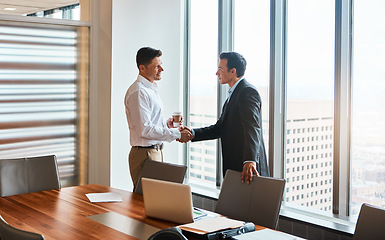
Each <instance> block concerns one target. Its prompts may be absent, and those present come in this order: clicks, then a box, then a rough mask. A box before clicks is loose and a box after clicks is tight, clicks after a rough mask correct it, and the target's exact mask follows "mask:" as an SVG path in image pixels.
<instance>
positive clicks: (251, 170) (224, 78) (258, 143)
mask: <svg viewBox="0 0 385 240" xmlns="http://www.w3.org/2000/svg"><path fill="white" fill-rule="evenodd" d="M219 58H220V61H219V64H218V70H217V73H216V75H217V76H218V80H219V83H220V84H228V85H229V87H230V90H229V97H228V98H227V100H226V102H225V104H224V105H223V109H222V114H221V116H220V118H219V119H218V121H217V122H216V123H215V124H214V125H211V126H208V127H204V128H196V129H193V130H190V131H192V133H193V138H192V141H193V142H195V141H202V140H211V139H216V138H221V143H222V156H223V173H225V172H226V170H227V169H232V170H236V171H240V172H242V182H245V181H246V182H247V183H250V181H251V180H252V176H253V174H256V175H261V176H269V167H268V164H267V159H266V151H265V145H264V141H263V136H262V116H261V115H262V112H261V98H260V96H259V93H258V91H257V89H256V88H255V87H254V86H253V85H251V84H250V83H248V82H247V81H246V79H244V78H243V75H244V73H245V69H246V60H245V58H244V57H243V56H242V55H241V54H239V53H236V52H223V53H221V54H220V56H219ZM186 130H189V129H187V128H186Z"/></svg>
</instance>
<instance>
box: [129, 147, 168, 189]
mask: <svg viewBox="0 0 385 240" xmlns="http://www.w3.org/2000/svg"><path fill="white" fill-rule="evenodd" d="M146 159H149V160H154V161H159V162H163V151H162V150H161V149H153V148H138V147H132V148H131V151H130V154H129V156H128V165H129V167H130V174H131V179H132V183H133V184H134V186H135V184H136V182H137V181H138V180H139V177H140V174H141V172H142V168H143V162H144V160H146Z"/></svg>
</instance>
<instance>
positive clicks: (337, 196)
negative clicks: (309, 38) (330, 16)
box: [333, 0, 352, 216]
mask: <svg viewBox="0 0 385 240" xmlns="http://www.w3.org/2000/svg"><path fill="white" fill-rule="evenodd" d="M351 29H352V28H351V1H350V0H346V1H336V29H335V32H336V34H335V36H336V39H335V93H334V98H335V105H334V126H335V127H334V150H333V152H334V154H333V155H334V163H333V213H334V214H339V215H341V216H347V215H349V199H350V188H349V185H350V150H349V149H350V115H351V113H350V97H351V94H350V91H351V87H350V86H351V84H350V79H351V76H350V75H351V74H350V61H351Z"/></svg>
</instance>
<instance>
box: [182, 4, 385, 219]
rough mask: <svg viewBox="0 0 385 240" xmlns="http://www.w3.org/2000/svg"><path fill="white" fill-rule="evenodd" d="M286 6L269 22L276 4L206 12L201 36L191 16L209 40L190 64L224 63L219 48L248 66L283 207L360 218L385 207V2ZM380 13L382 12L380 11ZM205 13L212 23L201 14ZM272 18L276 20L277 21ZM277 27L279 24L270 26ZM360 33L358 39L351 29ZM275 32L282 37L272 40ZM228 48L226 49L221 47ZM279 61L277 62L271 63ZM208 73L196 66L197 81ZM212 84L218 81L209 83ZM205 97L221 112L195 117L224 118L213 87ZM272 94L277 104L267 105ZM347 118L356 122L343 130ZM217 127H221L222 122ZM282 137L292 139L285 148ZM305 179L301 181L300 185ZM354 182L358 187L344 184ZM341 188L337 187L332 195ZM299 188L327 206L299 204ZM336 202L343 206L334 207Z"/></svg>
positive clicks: (305, 199) (310, 201)
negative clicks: (367, 205)
mask: <svg viewBox="0 0 385 240" xmlns="http://www.w3.org/2000/svg"><path fill="white" fill-rule="evenodd" d="M190 2H191V4H192V6H191V10H192V11H197V12H198V10H197V9H198V8H197V7H196V6H197V5H199V4H202V5H203V1H198V0H197V1H190ZM283 2H284V3H285V4H283V5H280V6H274V4H271V6H272V7H276V9H274V10H277V11H271V12H270V7H271V6H270V3H278V1H252V0H233V1H227V0H224V1H220V2H219V3H218V2H217V1H215V3H214V1H208V3H206V2H205V7H204V8H200V9H199V14H198V13H196V12H195V14H196V15H199V16H201V15H202V14H204V15H205V16H207V18H205V23H204V24H202V25H201V27H200V28H197V27H195V30H194V24H193V23H194V17H193V16H194V14H192V18H191V22H192V27H191V31H192V33H194V31H195V34H197V32H198V35H199V33H200V32H203V31H204V30H205V29H206V30H207V29H209V32H207V35H205V36H206V38H205V40H204V42H203V41H202V42H201V45H202V46H199V47H202V48H201V49H196V50H194V51H192V53H191V55H194V54H197V53H199V52H205V56H206V57H205V59H203V60H202V62H203V65H205V66H204V67H203V68H204V69H205V68H206V65H207V64H209V63H207V64H206V62H208V61H209V60H210V58H216V55H217V54H218V53H217V52H215V50H216V49H219V48H220V49H226V50H229V51H232V50H234V51H237V52H240V53H242V54H243V55H244V56H245V57H246V59H247V61H248V68H247V70H246V79H247V80H248V81H250V82H251V83H252V84H254V85H255V86H256V87H257V89H258V91H259V93H260V94H261V97H262V110H263V112H262V116H263V124H264V125H263V128H264V131H263V132H264V138H265V144H266V148H267V152H268V154H269V153H270V155H274V156H278V157H276V158H275V159H274V161H277V162H274V164H273V165H274V169H272V170H273V172H274V173H275V175H278V176H274V177H281V178H285V179H287V183H286V184H287V189H292V190H290V192H287V193H285V194H286V195H285V197H284V199H285V200H286V201H289V202H292V203H293V204H290V206H295V205H296V204H297V205H298V206H300V205H303V206H312V205H314V203H316V204H315V205H317V206H313V207H314V208H315V209H318V210H319V209H322V210H323V211H328V212H331V211H332V206H334V209H333V213H335V214H337V213H338V214H339V215H341V216H345V215H346V213H347V211H346V210H347V209H348V208H349V209H350V214H351V215H355V214H357V212H358V210H359V206H360V203H361V202H362V201H369V202H370V201H374V202H375V203H374V202H372V204H375V205H384V203H385V201H384V197H383V196H385V190H384V189H385V186H384V184H383V182H384V181H383V179H384V177H383V176H384V175H385V171H383V170H382V169H384V167H383V166H384V165H385V164H384V161H383V159H384V157H385V151H384V150H383V149H385V146H384V142H385V139H384V136H382V135H383V134H382V135H381V133H383V132H384V130H385V125H384V123H383V120H382V119H384V118H385V110H384V108H383V107H382V106H383V105H384V103H385V102H384V98H383V97H382V95H380V94H381V93H382V92H383V91H385V84H384V81H383V80H382V79H383V76H384V75H385V72H384V70H383V69H385V66H384V63H383V61H382V59H384V58H385V52H384V44H383V43H384V42H385V33H384V31H383V26H382V25H381V24H382V23H383V22H384V21H385V19H384V18H385V17H383V14H382V13H381V12H380V9H383V8H384V3H383V1H381V0H369V1H363V0H356V1H332V0H326V1H325V0H314V1H307V0H286V1H283ZM229 3H230V4H229ZM232 3H233V4H232ZM352 4H354V5H352ZM214 5H216V6H214ZM276 5H277V4H276ZM194 6H195V8H194ZM218 6H219V7H218ZM282 6H284V7H285V9H284V10H283V11H281V9H280V7H282ZM373 6H376V8H375V10H373ZM194 9H195V10H194ZM207 9H210V11H209V12H210V13H208V12H202V11H206V10H207ZM218 9H219V10H220V12H221V14H223V15H225V17H224V19H222V18H220V20H225V21H224V22H219V25H218V23H215V21H216V19H218V15H217V12H218ZM352 9H354V11H355V12H354V14H352V12H351V11H352ZM270 13H274V14H276V15H274V16H270ZM270 17H271V19H273V20H274V21H270ZM353 17H354V19H353ZM353 23H354V31H352V29H351V27H352V24H353ZM269 25H270V27H269ZM368 26H370V27H368ZM197 29H198V30H197ZM217 29H221V30H222V32H226V34H223V33H221V35H220V36H219V39H218V41H217V42H216V40H215V38H216V36H218V32H217ZM270 32H271V33H274V34H272V35H270ZM352 33H354V35H352ZM192 35H193V34H192ZM201 35H202V34H201ZM270 37H272V39H270ZM223 38H226V39H223ZM273 38H274V39H273ZM351 38H353V39H351ZM213 39H214V40H215V41H213ZM352 40H353V41H352ZM194 42H199V40H194V39H193V38H192V39H191V45H192V46H193V45H194ZM217 43H221V45H219V44H217ZM224 43H226V44H225V45H226V46H222V45H223V44H224ZM353 43H354V44H353ZM208 46H210V47H208ZM341 46H342V47H341ZM206 47H207V49H206ZM342 48H346V49H342ZM191 49H193V47H191ZM206 52H207V54H206ZM271 53H274V55H272V56H270V54H271ZM352 53H354V54H353V55H352ZM214 55H215V57H212V56H214ZM342 55H343V56H342ZM353 57H354V59H353ZM352 63H353V64H352ZM200 64H201V63H200ZM210 64H212V63H210ZM214 69H215V66H214ZM202 71H203V70H202V69H200V68H199V66H198V64H195V65H194V64H192V65H191V70H190V72H191V77H192V76H193V73H194V74H195V75H197V74H198V73H200V72H202ZM210 71H212V69H210ZM351 73H352V76H350V74H351ZM209 74H212V72H211V73H207V74H205V75H203V74H202V77H204V76H206V75H209ZM338 74H343V75H344V76H339V75H338ZM197 76H198V75H197ZM353 77H354V79H353ZM198 78H199V77H198ZM351 78H352V79H351ZM194 79H195V78H194ZM194 79H193V78H191V79H190V85H191V86H192V85H193V84H195V82H194V81H195V80H194ZM350 80H351V81H352V82H350ZM253 81H255V82H253ZM205 83H212V81H211V79H205ZM197 86H198V85H197ZM273 88H274V89H273ZM207 89H210V91H208V90H207ZM207 89H205V91H204V92H207V91H208V92H209V94H208V96H210V97H211V99H213V101H212V103H213V104H214V105H215V106H214V107H211V105H210V104H211V103H210V104H206V102H203V101H202V102H201V103H199V104H198V103H197V105H199V107H200V108H201V109H199V108H198V109H197V108H195V112H191V117H193V116H194V117H196V118H199V117H201V118H202V117H203V116H204V114H203V113H204V111H205V110H204V108H207V109H209V112H210V113H216V112H217V111H216V108H218V107H221V106H219V105H221V103H218V102H217V100H216V99H217V97H218V99H221V95H223V92H222V91H216V86H215V85H213V86H208V88H207ZM285 91H286V92H285ZM218 92H219V95H217V93H218ZM190 93H191V96H190V98H189V99H188V101H190V104H192V99H193V98H194V96H195V97H197V98H199V97H200V96H201V95H202V96H203V98H204V97H206V96H204V94H203V93H201V92H198V91H197V90H196V89H194V88H193V87H191V91H190ZM269 94H272V95H273V96H270V97H269V96H268V95H269ZM198 101H199V100H198ZM270 101H271V102H270ZM346 101H347V102H346ZM206 105H208V106H206ZM350 110H351V111H350ZM269 112H270V113H269ZM267 113H269V114H270V115H268V114H267ZM194 114H195V115H194ZM282 114H283V115H282ZM214 115H215V114H214ZM276 115H278V116H276ZM335 115H336V116H335ZM341 116H342V117H346V119H348V120H346V122H343V120H341ZM216 117H217V116H216V115H215V117H213V119H215V120H216ZM269 117H273V118H274V119H269ZM283 119H284V120H283ZM202 122H203V123H204V122H205V121H201V122H199V121H198V120H196V121H194V124H196V126H200V125H202V124H201V123H202ZM335 124H336V125H335ZM337 124H339V126H337ZM301 129H302V131H301ZM346 129H347V130H346ZM269 130H271V131H269ZM345 130H346V131H345ZM349 130H351V132H349ZM269 132H271V133H274V134H276V133H277V135H274V138H273V137H271V136H270V140H271V141H270V142H269V141H268V139H269V136H268V134H269ZM292 134H293V135H292ZM282 135H284V137H282V138H280V136H282ZM291 135H292V136H295V138H291V137H290V136H291ZM349 137H350V139H349ZM301 139H302V141H301ZM269 144H271V145H270V146H269ZM191 147H193V145H191ZM196 148H198V147H196ZM269 149H270V150H269ZM208 150H210V151H211V149H202V153H203V152H208ZM192 153H193V152H192V151H190V154H192ZM334 153H336V155H334ZM215 155H218V152H216V154H215ZM345 156H347V157H345ZM348 157H350V158H351V159H350V161H349V158H348ZM284 159H286V160H284ZM296 159H297V161H296ZM300 159H302V161H299V160H300ZM212 161H213V162H214V161H215V157H213V159H212ZM305 162H306V164H305ZM323 163H325V164H323ZM364 163H365V164H364ZM349 164H351V165H349ZM333 166H338V167H339V169H340V170H346V171H347V172H348V171H349V170H351V171H350V174H351V175H348V174H347V173H346V174H344V173H342V172H341V171H339V172H336V173H334V174H333ZM210 167H214V166H210ZM296 169H297V170H296ZM299 169H300V170H299ZM299 172H300V174H301V176H303V177H302V178H298V176H299V175H298V173H299ZM281 174H282V175H283V176H281ZM296 177H297V179H296ZM334 177H336V179H335V181H333V180H334V179H333V178H334ZM348 178H350V179H348ZM289 180H290V181H289ZM347 182H349V183H351V186H348V187H347V186H346V184H345V185H343V184H342V183H347ZM363 182H365V183H367V185H368V186H369V185H371V186H375V187H374V188H371V189H370V191H369V189H368V186H365V185H362V184H361V183H363ZM372 183H374V185H372ZM333 184H336V186H338V187H336V188H333ZM337 184H338V185H337ZM299 185H301V186H304V188H307V189H310V188H311V189H312V190H313V191H314V192H315V193H316V195H317V196H319V198H318V199H324V200H322V201H317V200H316V199H314V198H311V197H310V196H309V195H310V194H305V195H304V197H303V200H301V201H299V200H297V199H296V198H295V196H297V195H299V194H302V192H301V191H302V189H299V190H296V187H297V186H299ZM321 188H322V189H321ZM333 191H334V192H333ZM336 191H340V192H336ZM349 191H350V192H349ZM367 192H369V193H367ZM318 194H319V195H318ZM344 194H345V195H344ZM343 195H344V196H343ZM301 196H302V195H301ZM333 196H335V197H336V198H335V199H332V197H333ZM347 196H350V197H351V199H350V201H349V203H348V204H349V206H348V205H346V204H345V200H346V199H347ZM341 197H342V198H343V199H342V200H341V199H340V198H341ZM345 197H346V198H345ZM301 199H302V197H301Z"/></svg>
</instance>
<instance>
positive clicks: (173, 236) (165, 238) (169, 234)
mask: <svg viewBox="0 0 385 240" xmlns="http://www.w3.org/2000/svg"><path fill="white" fill-rule="evenodd" d="M148 240H187V238H186V237H185V236H184V235H183V234H182V231H181V230H180V229H179V228H177V227H173V228H166V229H163V230H160V231H158V232H156V233H154V234H153V235H151V236H150V237H149V238H148Z"/></svg>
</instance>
